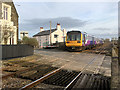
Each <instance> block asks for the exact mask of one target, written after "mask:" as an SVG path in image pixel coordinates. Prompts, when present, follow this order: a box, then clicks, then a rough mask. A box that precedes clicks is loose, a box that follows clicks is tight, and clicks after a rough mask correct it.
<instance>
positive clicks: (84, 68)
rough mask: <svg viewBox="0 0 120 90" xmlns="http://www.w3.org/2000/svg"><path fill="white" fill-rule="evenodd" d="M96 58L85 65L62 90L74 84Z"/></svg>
mask: <svg viewBox="0 0 120 90" xmlns="http://www.w3.org/2000/svg"><path fill="white" fill-rule="evenodd" d="M100 54H101V52H100V53H99V54H98V55H100ZM97 57H98V56H97ZM97 57H95V58H93V59H92V60H91V61H90V62H89V63H88V64H87V65H85V66H84V67H83V68H82V70H81V72H80V73H79V74H78V75H77V76H76V77H75V78H74V79H73V80H72V81H71V82H70V83H69V84H68V85H67V86H66V87H65V88H64V90H67V89H68V88H69V87H70V86H71V85H72V84H73V83H74V82H75V80H76V79H77V78H78V77H79V76H80V75H81V74H82V73H83V72H84V70H86V68H87V67H88V66H89V65H90V64H91V63H92V62H93V61H94V60H96V58H97ZM68 90H69V89H68Z"/></svg>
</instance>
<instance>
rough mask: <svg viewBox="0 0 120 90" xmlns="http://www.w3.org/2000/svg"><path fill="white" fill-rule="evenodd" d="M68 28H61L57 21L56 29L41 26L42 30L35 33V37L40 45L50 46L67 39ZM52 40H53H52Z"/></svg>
mask: <svg viewBox="0 0 120 90" xmlns="http://www.w3.org/2000/svg"><path fill="white" fill-rule="evenodd" d="M50 36H51V39H50ZM65 36H66V30H65V29H63V30H61V26H60V24H58V23H57V26H56V28H55V29H51V35H50V30H44V29H43V27H40V32H39V33H37V34H35V35H34V36H33V37H34V38H36V39H37V41H38V43H39V46H40V47H45V46H49V45H50V44H52V45H53V44H56V43H60V42H64V41H65ZM50 40H51V42H50Z"/></svg>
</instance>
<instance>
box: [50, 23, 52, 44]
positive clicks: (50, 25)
mask: <svg viewBox="0 0 120 90" xmlns="http://www.w3.org/2000/svg"><path fill="white" fill-rule="evenodd" d="M51 44H52V43H51V21H50V45H51Z"/></svg>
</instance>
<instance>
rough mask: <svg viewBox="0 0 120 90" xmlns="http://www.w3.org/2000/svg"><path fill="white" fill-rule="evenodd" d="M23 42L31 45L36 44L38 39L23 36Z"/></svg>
mask: <svg viewBox="0 0 120 90" xmlns="http://www.w3.org/2000/svg"><path fill="white" fill-rule="evenodd" d="M22 42H23V44H28V45H31V46H35V47H36V46H38V41H37V40H36V39H35V38H28V37H24V38H23V40H22Z"/></svg>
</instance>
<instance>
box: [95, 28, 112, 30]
mask: <svg viewBox="0 0 120 90" xmlns="http://www.w3.org/2000/svg"><path fill="white" fill-rule="evenodd" d="M93 30H99V31H107V30H111V29H110V28H93Z"/></svg>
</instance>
